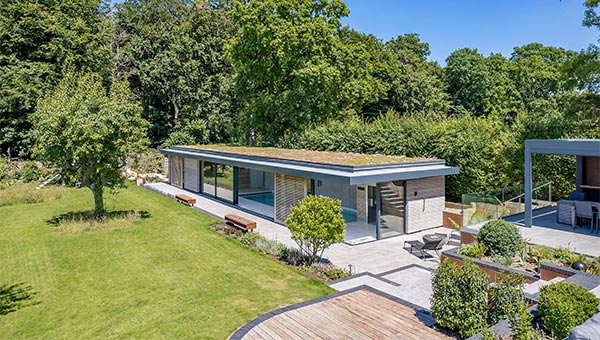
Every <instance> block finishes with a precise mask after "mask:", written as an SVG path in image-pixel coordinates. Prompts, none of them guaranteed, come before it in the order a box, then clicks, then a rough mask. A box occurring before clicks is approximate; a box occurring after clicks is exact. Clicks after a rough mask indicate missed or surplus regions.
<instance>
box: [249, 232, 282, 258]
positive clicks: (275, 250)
mask: <svg viewBox="0 0 600 340" xmlns="http://www.w3.org/2000/svg"><path fill="white" fill-rule="evenodd" d="M254 244H255V246H256V248H257V249H259V250H261V251H262V252H264V253H265V254H270V255H277V254H279V252H280V249H281V248H283V247H284V245H283V244H281V243H278V242H276V241H272V240H268V239H266V238H264V237H262V236H261V237H259V238H257V239H256V241H254Z"/></svg>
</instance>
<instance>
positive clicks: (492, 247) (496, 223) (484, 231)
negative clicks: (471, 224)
mask: <svg viewBox="0 0 600 340" xmlns="http://www.w3.org/2000/svg"><path fill="white" fill-rule="evenodd" d="M477 240H478V241H479V242H481V243H483V244H484V245H485V246H486V248H487V251H488V253H487V254H488V255H500V256H513V255H514V254H515V252H516V251H517V250H519V246H520V245H521V244H522V241H523V238H522V237H521V234H520V233H519V230H518V229H517V227H516V226H515V225H514V224H513V223H510V222H507V221H505V220H502V219H497V220H493V221H490V222H488V223H486V224H485V225H484V226H483V227H481V229H480V230H479V233H478V234H477Z"/></svg>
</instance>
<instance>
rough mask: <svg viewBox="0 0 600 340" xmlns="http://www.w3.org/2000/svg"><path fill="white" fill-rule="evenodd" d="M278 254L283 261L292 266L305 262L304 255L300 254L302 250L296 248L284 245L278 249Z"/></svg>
mask: <svg viewBox="0 0 600 340" xmlns="http://www.w3.org/2000/svg"><path fill="white" fill-rule="evenodd" d="M279 254H280V255H279V256H280V257H281V259H282V260H283V261H285V262H286V263H288V264H290V265H292V266H298V265H300V264H303V263H305V262H307V260H306V256H305V255H304V254H302V252H301V251H300V250H299V249H296V248H292V247H284V248H282V249H281V250H280V252H279Z"/></svg>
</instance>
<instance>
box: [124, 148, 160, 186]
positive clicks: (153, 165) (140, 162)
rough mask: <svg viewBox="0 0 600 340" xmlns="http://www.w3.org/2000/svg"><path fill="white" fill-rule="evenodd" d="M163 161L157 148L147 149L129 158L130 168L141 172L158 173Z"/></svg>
mask: <svg viewBox="0 0 600 340" xmlns="http://www.w3.org/2000/svg"><path fill="white" fill-rule="evenodd" d="M163 161H164V156H163V155H162V154H161V153H160V152H159V151H158V150H155V149H147V150H145V151H144V152H142V153H139V154H137V155H135V156H134V157H133V158H132V159H131V169H132V170H133V171H135V172H137V173H142V174H147V173H160V172H161V171H160V170H161V168H162V165H163ZM146 179H148V178H147V177H146Z"/></svg>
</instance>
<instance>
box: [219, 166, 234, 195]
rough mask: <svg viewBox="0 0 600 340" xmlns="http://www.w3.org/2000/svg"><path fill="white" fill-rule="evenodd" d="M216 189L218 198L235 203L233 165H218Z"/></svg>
mask: <svg viewBox="0 0 600 340" xmlns="http://www.w3.org/2000/svg"><path fill="white" fill-rule="evenodd" d="M216 187H217V193H216V196H217V197H218V198H220V199H222V200H225V201H228V202H231V203H232V202H233V167H232V166H231V165H224V164H217V166H216Z"/></svg>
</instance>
